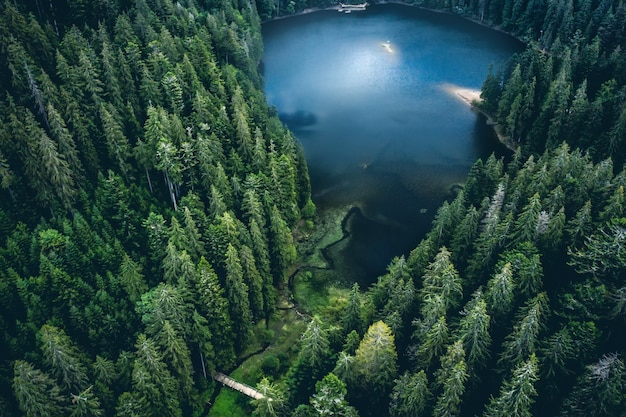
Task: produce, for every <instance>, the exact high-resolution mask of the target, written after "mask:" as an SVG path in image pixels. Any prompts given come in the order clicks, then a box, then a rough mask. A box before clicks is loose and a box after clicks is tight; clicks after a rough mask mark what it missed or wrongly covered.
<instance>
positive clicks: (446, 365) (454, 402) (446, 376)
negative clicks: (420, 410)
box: [433, 340, 468, 417]
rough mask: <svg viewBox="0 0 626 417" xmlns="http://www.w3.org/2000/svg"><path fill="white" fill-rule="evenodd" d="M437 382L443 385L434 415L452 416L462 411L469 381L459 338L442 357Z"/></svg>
mask: <svg viewBox="0 0 626 417" xmlns="http://www.w3.org/2000/svg"><path fill="white" fill-rule="evenodd" d="M435 375H436V382H437V384H438V385H439V386H441V387H442V391H441V394H440V395H439V397H437V401H436V403H435V408H434V410H433V416H436V417H452V416H458V415H459V414H460V412H461V408H460V407H461V402H462V398H463V393H464V392H465V381H467V377H468V375H467V366H466V364H465V351H464V350H463V343H462V342H461V341H460V340H457V341H456V342H455V343H454V344H452V345H450V346H448V350H447V352H446V354H445V355H444V356H442V358H441V368H440V369H439V370H438V371H437V373H436V374H435Z"/></svg>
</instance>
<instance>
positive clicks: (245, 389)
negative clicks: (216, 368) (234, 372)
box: [213, 372, 265, 400]
mask: <svg viewBox="0 0 626 417" xmlns="http://www.w3.org/2000/svg"><path fill="white" fill-rule="evenodd" d="M213 379H214V380H216V381H218V382H221V383H222V385H226V386H227V387H229V388H232V389H234V390H235V391H239V392H241V393H242V394H245V395H247V396H248V397H250V398H254V399H255V400H260V399H262V398H265V395H263V394H261V393H260V392H259V391H257V390H255V389H254V388H252V387H251V386H249V385H246V384H242V383H241V382H237V381H235V380H234V379H232V378H231V377H229V376H228V375H224V374H223V373H221V372H215V373H214V374H213Z"/></svg>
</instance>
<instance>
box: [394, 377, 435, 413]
mask: <svg viewBox="0 0 626 417" xmlns="http://www.w3.org/2000/svg"><path fill="white" fill-rule="evenodd" d="M429 399H430V391H429V390H428V379H427V377H426V373H425V372H424V370H421V371H419V372H416V373H409V372H405V373H404V374H402V375H401V376H400V378H398V379H396V380H395V386H394V388H393V392H392V393H391V403H390V404H389V413H390V414H391V416H393V417H404V416H415V417H418V416H420V415H423V414H422V413H423V412H424V410H425V409H426V405H427V403H428V401H429Z"/></svg>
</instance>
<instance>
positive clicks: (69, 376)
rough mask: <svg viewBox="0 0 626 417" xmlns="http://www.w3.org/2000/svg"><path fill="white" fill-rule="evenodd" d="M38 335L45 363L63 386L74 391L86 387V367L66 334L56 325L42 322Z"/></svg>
mask: <svg viewBox="0 0 626 417" xmlns="http://www.w3.org/2000/svg"><path fill="white" fill-rule="evenodd" d="M38 337H39V343H40V347H41V351H42V353H43V356H44V359H45V361H46V363H47V364H48V365H50V367H51V368H52V371H53V372H54V374H55V375H56V376H57V377H58V378H59V380H60V381H62V383H63V386H64V387H65V388H67V389H70V390H75V391H82V390H83V389H85V388H87V368H86V367H85V365H84V364H83V361H82V358H81V357H80V353H79V351H78V350H77V349H76V346H75V345H74V344H73V343H72V341H71V339H70V338H69V337H68V336H67V334H66V333H65V332H64V331H63V330H62V329H59V328H58V327H55V326H52V325H49V324H44V325H43V326H42V327H41V329H40V330H39V333H38Z"/></svg>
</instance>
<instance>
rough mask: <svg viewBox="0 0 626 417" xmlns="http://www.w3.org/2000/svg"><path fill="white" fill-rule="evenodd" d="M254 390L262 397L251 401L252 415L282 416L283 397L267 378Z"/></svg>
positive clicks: (264, 416)
mask: <svg viewBox="0 0 626 417" xmlns="http://www.w3.org/2000/svg"><path fill="white" fill-rule="evenodd" d="M256 389H257V391H258V392H260V393H261V394H262V395H263V397H262V398H258V399H254V400H252V401H251V403H252V406H253V407H254V415H255V416H258V417H276V416H279V415H282V412H281V411H282V408H283V406H284V401H285V399H284V395H283V393H282V391H281V390H280V388H278V387H277V386H275V385H274V384H272V383H271V382H270V381H269V380H268V379H267V378H263V379H262V380H261V381H260V382H259V383H258V384H257V385H256Z"/></svg>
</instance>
